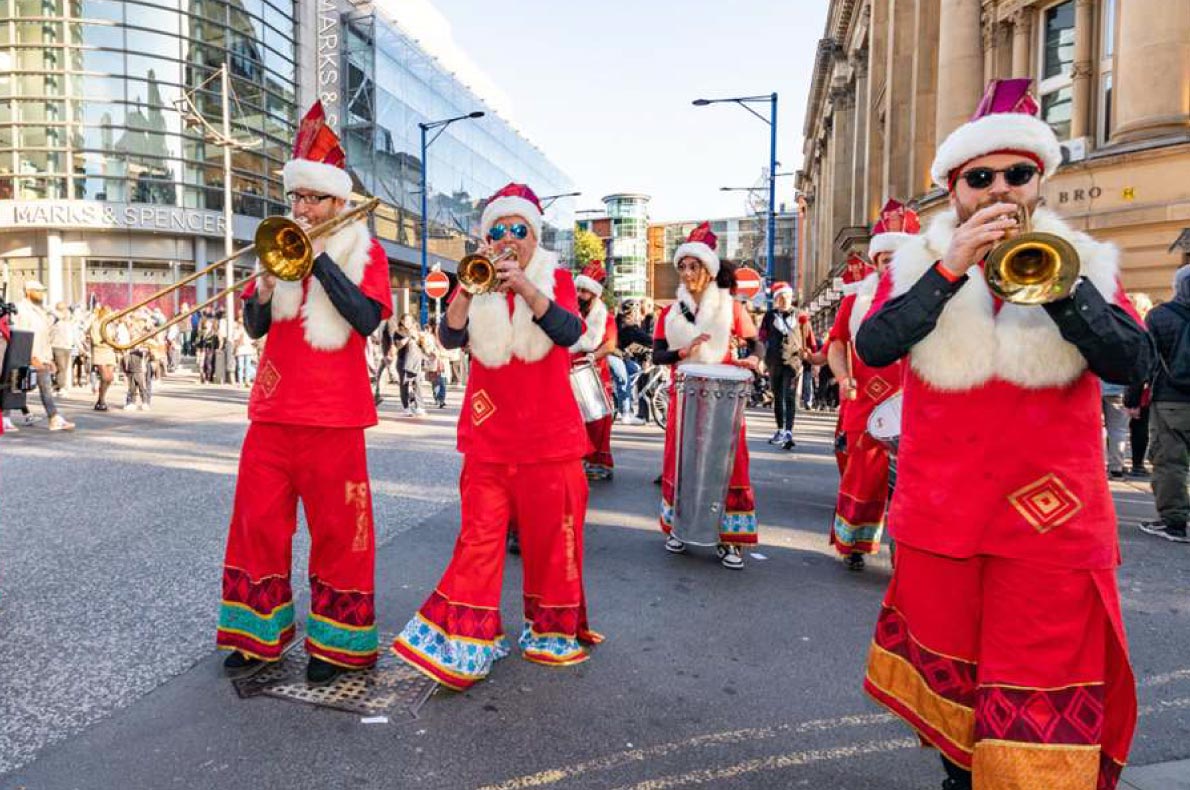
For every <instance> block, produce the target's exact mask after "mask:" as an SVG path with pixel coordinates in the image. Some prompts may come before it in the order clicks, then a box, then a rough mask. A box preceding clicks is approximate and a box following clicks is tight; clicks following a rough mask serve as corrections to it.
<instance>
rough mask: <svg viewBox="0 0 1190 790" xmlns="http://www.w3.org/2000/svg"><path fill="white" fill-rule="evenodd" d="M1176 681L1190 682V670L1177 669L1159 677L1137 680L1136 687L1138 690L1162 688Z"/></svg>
mask: <svg viewBox="0 0 1190 790" xmlns="http://www.w3.org/2000/svg"><path fill="white" fill-rule="evenodd" d="M1178 680H1190V669H1179V670H1176V671H1174V672H1166V673H1164V674H1161V675H1150V676H1148V677H1147V678H1141V679H1140V680H1138V681H1137V683H1136V685H1137V686H1139V687H1140V688H1150V687H1152V686H1164V685H1165V684H1167V683H1174V682H1176V681H1178Z"/></svg>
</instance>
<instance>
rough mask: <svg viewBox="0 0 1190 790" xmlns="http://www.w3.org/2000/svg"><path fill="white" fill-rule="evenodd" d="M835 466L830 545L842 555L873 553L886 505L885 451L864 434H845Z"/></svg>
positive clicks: (886, 460)
mask: <svg viewBox="0 0 1190 790" xmlns="http://www.w3.org/2000/svg"><path fill="white" fill-rule="evenodd" d="M844 442H845V448H844V450H843V452H836V453H835V460H836V461H837V463H838V464H839V475H840V480H839V499H838V501H837V502H836V504H835V516H834V521H833V523H832V524H831V545H833V546H834V547H835V551H837V552H838V553H839V554H842V555H843V556H847V555H849V554H851V553H853V552H859V553H863V554H875V553H876V552H877V551H879V550H880V535H881V533H882V532H883V531H884V511H885V508H886V507H887V506H888V450H887V449H886V448H885V446H884V445H882V444H881V443H880V442H878V441H876V440H875V439H873V438H872V436H871V434H869V433H868V432H867V431H847V432H846V433H845V434H844Z"/></svg>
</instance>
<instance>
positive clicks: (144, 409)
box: [140, 403, 153, 411]
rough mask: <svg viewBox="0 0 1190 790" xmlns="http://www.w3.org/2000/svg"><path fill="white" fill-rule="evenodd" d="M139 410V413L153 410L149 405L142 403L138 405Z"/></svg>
mask: <svg viewBox="0 0 1190 790" xmlns="http://www.w3.org/2000/svg"><path fill="white" fill-rule="evenodd" d="M140 410H141V411H152V410H153V407H152V406H150V405H149V404H147V403H142V404H141V405H140Z"/></svg>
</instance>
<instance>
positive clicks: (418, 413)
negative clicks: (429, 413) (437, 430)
mask: <svg viewBox="0 0 1190 790" xmlns="http://www.w3.org/2000/svg"><path fill="white" fill-rule="evenodd" d="M413 416H414V417H425V416H426V410H425V409H415V410H414V411H413Z"/></svg>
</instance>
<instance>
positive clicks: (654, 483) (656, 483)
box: [653, 475, 661, 486]
mask: <svg viewBox="0 0 1190 790" xmlns="http://www.w3.org/2000/svg"><path fill="white" fill-rule="evenodd" d="M653 485H655V486H659V485H661V475H657V479H656V480H654V481H653Z"/></svg>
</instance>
